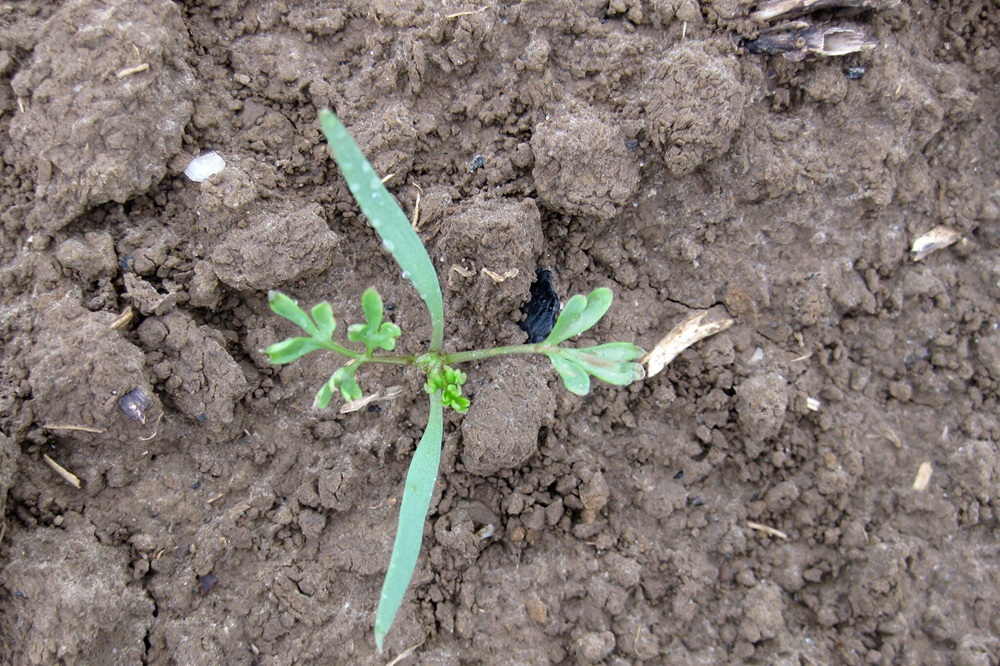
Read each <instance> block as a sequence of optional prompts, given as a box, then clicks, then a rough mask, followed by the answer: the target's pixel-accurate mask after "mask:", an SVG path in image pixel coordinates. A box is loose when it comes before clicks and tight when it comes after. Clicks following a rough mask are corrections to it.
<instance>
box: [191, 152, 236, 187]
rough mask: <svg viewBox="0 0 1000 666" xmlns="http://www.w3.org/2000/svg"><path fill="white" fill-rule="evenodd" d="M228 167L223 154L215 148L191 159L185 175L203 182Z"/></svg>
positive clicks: (195, 180) (197, 181)
mask: <svg viewBox="0 0 1000 666" xmlns="http://www.w3.org/2000/svg"><path fill="white" fill-rule="evenodd" d="M225 168H226V161H225V160H224V159H222V155H220V154H219V153H217V152H215V151H214V150H213V151H212V152H210V153H205V154H204V155H199V156H198V157H196V158H194V159H193V160H191V163H190V164H188V165H187V168H186V169H184V175H185V176H187V177H188V178H190V179H191V180H193V181H194V182H196V183H201V182H204V181H206V180H208V179H209V178H211V177H212V176H214V175H215V174H217V173H219V172H220V171H222V170H223V169H225Z"/></svg>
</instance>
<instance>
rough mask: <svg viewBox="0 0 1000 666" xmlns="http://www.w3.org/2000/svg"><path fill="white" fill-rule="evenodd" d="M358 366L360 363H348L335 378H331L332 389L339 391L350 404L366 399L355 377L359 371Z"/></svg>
mask: <svg viewBox="0 0 1000 666" xmlns="http://www.w3.org/2000/svg"><path fill="white" fill-rule="evenodd" d="M358 366H359V364H358V363H348V364H347V365H345V366H344V367H342V368H340V369H339V370H337V372H335V373H333V377H331V378H330V384H331V385H332V387H333V388H335V389H339V390H340V394H341V395H342V396H344V400H347V401H348V402H351V401H352V400H361V398H363V397H364V394H363V393H362V392H361V387H360V386H358V382H357V380H356V379H354V375H355V373H357V371H358Z"/></svg>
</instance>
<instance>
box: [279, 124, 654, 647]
mask: <svg viewBox="0 0 1000 666" xmlns="http://www.w3.org/2000/svg"><path fill="white" fill-rule="evenodd" d="M319 121H320V125H321V126H322V128H323V133H324V134H325V135H326V139H327V143H329V145H330V150H331V151H332V152H333V156H334V159H336V161H337V164H338V166H339V167H340V170H341V172H342V173H343V174H344V178H345V179H346V180H347V185H348V187H349V188H350V190H351V193H352V194H353V195H354V198H355V199H356V200H357V202H358V205H359V206H360V207H361V211H362V212H363V213H364V214H365V216H366V217H367V218H368V220H369V221H370V222H371V225H372V228H374V229H375V233H376V234H378V236H379V237H380V238H381V239H382V246H383V247H384V248H385V249H386V250H387V251H388V252H389V254H391V255H392V257H393V259H395V260H396V263H398V264H399V267H400V268H401V269H402V275H403V278H404V279H406V280H408V281H409V282H410V283H411V284H412V285H413V286H414V287H415V288H416V290H417V293H418V294H419V295H420V298H421V299H423V301H424V303H425V304H426V305H427V311H428V312H429V313H430V318H431V339H430V344H429V346H428V349H427V352H426V353H424V354H421V355H419V356H407V355H401V354H394V353H392V352H393V351H394V350H395V348H396V339H397V338H398V337H399V336H400V334H401V331H400V329H399V327H398V326H396V325H395V324H393V323H392V322H387V321H384V312H383V306H382V298H381V297H380V296H379V294H378V292H376V291H375V290H374V289H368V290H366V291H365V292H364V293H363V294H362V295H361V310H362V312H363V313H364V318H365V322H364V323H363V324H353V325H351V326H348V327H347V340H348V342H350V343H355V344H356V345H357V347H356V348H351V347H348V346H345V345H343V344H340V343H338V342H334V340H333V333H334V330H335V329H336V326H337V322H336V320H335V319H334V317H333V309H332V308H331V307H330V304H329V303H326V302H323V303H320V304H318V305H315V306H313V308H312V309H311V310H310V312H309V313H308V314H307V313H306V311H305V310H303V309H302V308H301V307H299V305H298V304H297V303H296V302H295V301H294V300H292V299H291V298H289V297H288V296H286V295H285V294H282V293H281V292H278V291H272V292H270V293H269V294H268V300H269V302H270V306H271V309H272V310H273V311H274V312H275V313H276V314H278V315H280V316H282V317H284V318H285V319H288V320H289V321H291V322H292V323H293V324H295V325H296V326H298V327H299V328H300V329H302V331H303V332H304V333H305V335H304V336H299V337H293V338H288V339H287V340H283V341H282V342H278V343H275V344H273V345H271V346H270V347H268V348H267V349H266V350H264V351H265V353H266V354H267V355H268V357H269V358H270V360H271V362H272V363H277V364H281V363H290V362H292V361H295V360H297V359H299V358H301V357H303V356H305V355H306V354H309V353H310V352H313V351H317V350H320V349H325V350H329V351H332V352H335V353H337V354H340V355H341V356H343V357H345V358H346V359H347V362H346V363H345V364H344V365H343V366H342V367H341V368H340V369H338V370H337V371H336V372H334V373H333V375H332V376H331V377H330V379H329V380H327V381H326V382H325V383H324V384H323V385H322V386H321V387H320V389H319V391H318V392H317V393H316V398H315V400H314V403H313V404H314V405H315V406H316V407H320V408H325V407H327V406H328V405H329V404H330V401H331V400H332V398H333V395H334V393H336V392H338V391H339V392H340V394H341V395H342V396H343V397H344V398H345V399H346V400H350V401H353V400H360V399H361V398H362V390H361V387H360V385H359V384H358V382H357V379H356V376H357V372H358V370H359V369H360V368H361V367H362V366H363V365H365V364H367V363H384V364H392V365H402V366H414V367H416V368H418V369H420V370H421V371H422V372H423V375H424V378H425V381H424V391H426V392H427V394H428V395H429V396H430V415H429V417H428V420H427V428H426V429H425V430H424V433H423V436H422V437H421V438H420V442H419V443H418V444H417V449H416V452H415V453H414V454H413V460H412V461H411V462H410V468H409V470H408V471H407V473H406V484H405V486H404V488H403V501H402V504H401V506H400V510H399V527H398V528H397V530H396V541H395V544H394V545H393V548H392V556H391V558H390V560H389V569H388V571H387V572H386V575H385V581H384V582H383V584H382V594H381V596H380V597H379V603H378V610H377V611H376V613H375V643H376V645H377V646H378V649H379V650H380V651H381V650H382V641H383V640H384V639H385V635H386V634H387V633H388V631H389V628H390V627H391V626H392V622H393V620H394V619H395V617H396V612H397V611H398V610H399V606H400V604H401V603H402V602H403V596H404V595H405V594H406V590H407V588H408V587H409V585H410V579H411V578H412V577H413V570H414V568H415V567H416V563H417V556H418V555H419V554H420V545H421V540H422V538H423V531H424V520H425V519H426V518H427V510H428V507H429V506H430V501H431V495H432V494H433V491H434V483H435V481H436V480H437V474H438V463H439V461H440V458H441V441H442V437H443V430H444V426H443V420H444V419H443V410H444V407H445V406H448V407H451V408H452V409H454V410H455V411H457V412H464V411H466V410H467V409H468V408H469V399H468V398H467V397H465V396H464V395H462V385H463V384H465V380H466V375H465V373H464V372H462V371H461V370H458V369H456V367H455V366H457V365H460V364H462V363H466V362H469V361H477V360H481V359H487V358H493V357H496V356H502V355H506V354H543V355H545V356H547V357H548V358H549V360H550V361H552V366H553V367H554V368H555V369H556V372H557V373H559V376H560V377H561V378H562V381H563V384H565V386H566V388H567V389H569V390H570V391H571V392H572V393H575V394H576V395H586V394H587V393H588V392H589V391H590V378H591V377H592V376H593V377H597V378H598V379H602V380H604V381H606V382H608V383H610V384H614V385H617V386H624V385H626V384H629V383H631V382H633V381H636V380H638V379H642V377H643V375H644V373H643V368H642V366H641V365H640V364H639V363H637V362H636V361H638V360H639V359H640V358H642V356H643V354H644V353H645V352H644V351H643V350H642V349H640V348H639V347H637V346H635V345H633V344H631V343H628V342H612V343H607V344H603V345H598V346H596V347H586V348H572V347H563V346H562V344H563V343H564V342H566V341H568V340H570V339H571V338H574V337H576V336H578V335H580V334H581V333H583V332H584V331H586V330H588V329H590V328H591V327H592V326H594V325H595V324H596V323H597V322H598V321H599V320H600V319H601V317H603V316H604V314H605V313H606V312H607V311H608V308H609V307H611V300H612V295H611V291H610V290H609V289H604V288H598V289H595V290H594V291H592V292H591V293H590V294H589V295H587V296H584V295H582V294H578V295H576V296H573V297H572V298H571V299H569V301H568V302H567V303H566V306H565V307H564V308H563V310H562V312H561V313H560V315H559V317H558V319H556V322H555V325H554V326H553V328H552V331H551V332H550V333H549V334H548V336H547V337H546V338H545V339H544V340H542V341H541V342H536V343H533V344H523V345H511V346H506V347H495V348H491V349H474V350H470V351H461V352H449V353H445V352H444V351H442V347H443V341H444V308H443V305H442V297H441V286H440V284H439V283H438V277H437V272H435V270H434V265H433V264H432V263H431V259H430V257H429V256H428V254H427V250H426V249H425V248H424V245H423V243H422V242H421V241H420V237H419V236H417V234H416V232H415V231H414V230H413V228H412V227H411V226H410V223H409V220H407V218H406V215H405V214H404V213H403V211H402V209H401V208H400V207H399V205H398V204H397V203H396V201H395V199H393V197H392V196H391V195H390V194H389V192H388V191H387V190H386V188H385V186H384V185H383V184H382V180H381V179H380V178H379V177H378V174H376V173H375V170H374V169H373V168H372V166H371V164H369V163H368V160H367V159H365V156H364V155H363V154H362V153H361V150H360V149H358V146H357V145H356V144H355V143H354V139H353V138H351V135H350V134H349V133H348V131H347V129H346V128H345V127H344V125H343V124H342V123H341V122H340V120H339V119H338V118H337V117H336V116H335V115H334V114H333V112H332V111H330V110H328V109H323V110H321V111H320V112H319Z"/></svg>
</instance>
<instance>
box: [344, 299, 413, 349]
mask: <svg viewBox="0 0 1000 666" xmlns="http://www.w3.org/2000/svg"><path fill="white" fill-rule="evenodd" d="M361 310H362V311H363V312H364V313H365V321H366V322H367V323H365V324H352V325H350V326H348V327H347V338H348V340H350V341H351V342H363V343H364V344H365V349H366V350H367V352H368V355H369V356H371V354H372V352H374V351H375V350H376V349H379V348H381V349H384V350H386V351H392V350H393V349H395V348H396V338H398V337H399V336H400V333H401V331H400V330H399V326H396V325H395V324H393V323H392V322H386V323H384V324H383V323H382V297H381V296H379V295H378V292H377V291H375V290H374V289H366V290H365V293H364V294H362V296H361Z"/></svg>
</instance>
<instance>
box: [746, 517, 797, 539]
mask: <svg viewBox="0 0 1000 666" xmlns="http://www.w3.org/2000/svg"><path fill="white" fill-rule="evenodd" d="M747 527H749V528H750V529H752V530H757V531H758V532H763V533H764V534H769V535H771V536H773V537H778V538H779V539H787V538H788V535H787V534H785V533H784V532H782V531H781V530H776V529H774V528H773V527H768V526H767V525H761V524H760V523H755V522H753V521H752V520H748V521H747Z"/></svg>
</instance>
